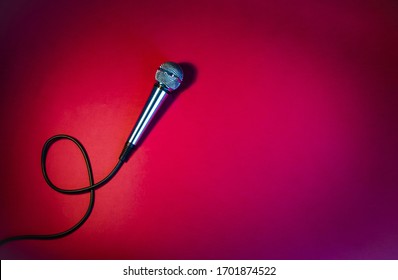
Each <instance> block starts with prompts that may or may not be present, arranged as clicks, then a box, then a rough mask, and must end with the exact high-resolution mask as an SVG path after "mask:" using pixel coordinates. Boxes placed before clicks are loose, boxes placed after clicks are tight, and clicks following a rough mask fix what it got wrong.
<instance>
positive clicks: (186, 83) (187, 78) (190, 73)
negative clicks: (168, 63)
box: [138, 62, 197, 146]
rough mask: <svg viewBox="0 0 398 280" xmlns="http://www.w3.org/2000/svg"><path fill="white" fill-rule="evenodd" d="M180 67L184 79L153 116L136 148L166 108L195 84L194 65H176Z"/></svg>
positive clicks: (187, 63) (185, 63) (195, 70)
mask: <svg viewBox="0 0 398 280" xmlns="http://www.w3.org/2000/svg"><path fill="white" fill-rule="evenodd" d="M178 65H180V67H181V68H182V71H183V73H184V78H183V81H182V83H181V85H180V87H179V88H177V89H176V90H175V91H173V92H172V93H171V94H170V96H169V97H168V98H166V100H165V101H164V102H163V104H162V106H161V107H160V108H159V109H158V111H157V112H156V114H155V115H154V116H153V119H152V120H151V122H150V123H149V124H148V127H147V128H146V129H145V131H144V133H143V134H142V136H141V139H140V141H139V143H138V146H141V143H143V142H144V141H145V139H146V138H147V137H148V134H150V132H151V131H152V129H153V128H154V127H155V126H156V124H157V123H158V122H159V120H160V119H161V118H162V116H163V115H164V114H165V113H166V111H167V110H168V108H169V107H170V106H171V104H172V103H173V102H174V101H175V100H176V99H177V98H178V97H179V96H180V94H181V93H183V92H184V91H185V90H187V89H188V88H190V87H191V86H192V85H193V84H194V83H195V82H196V77H197V69H196V67H195V65H193V64H192V63H189V62H181V63H178Z"/></svg>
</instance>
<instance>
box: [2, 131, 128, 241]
mask: <svg viewBox="0 0 398 280" xmlns="http://www.w3.org/2000/svg"><path fill="white" fill-rule="evenodd" d="M59 140H70V141H72V142H73V143H75V144H76V146H77V147H78V148H79V149H80V151H81V153H82V155H83V157H84V161H85V162H86V167H87V173H88V179H89V182H90V185H89V186H88V187H84V188H80V189H73V190H66V189H62V188H59V187H57V186H56V185H54V184H53V182H51V180H50V178H49V177H48V174H47V169H46V160H47V154H48V151H49V149H50V147H51V146H52V145H53V144H54V143H55V142H57V141H59ZM123 163H124V162H123V161H121V160H119V162H118V163H117V164H116V166H115V167H114V168H113V170H112V171H111V172H110V173H109V174H108V176H106V177H105V178H104V179H102V180H101V181H99V182H98V183H95V184H94V176H93V170H92V167H91V163H90V160H89V157H88V154H87V152H86V150H85V149H84V147H83V145H82V144H81V143H80V142H79V141H78V140H77V139H76V138H74V137H72V136H69V135H66V134H59V135H55V136H53V137H51V138H49V139H48V140H47V141H46V143H45V144H44V146H43V150H42V152H41V170H42V173H43V177H44V179H45V180H46V182H47V184H48V185H49V186H50V187H51V188H52V189H53V190H56V191H57V192H60V193H63V194H82V193H87V192H90V203H89V205H88V208H87V211H86V213H85V214H84V216H83V218H81V219H80V221H79V222H77V223H76V224H75V225H74V226H73V227H71V228H69V229H67V230H65V231H63V232H59V233H54V234H43V235H40V234H38V235H33V234H32V235H18V236H11V237H8V238H5V239H3V240H0V246H2V245H4V244H5V243H8V242H11V241H16V240H23V239H35V240H50V239H56V238H61V237H64V236H66V235H69V234H71V233H72V232H74V231H75V230H77V229H78V228H80V227H81V226H82V225H83V224H84V222H86V221H87V219H88V218H89V217H90V214H91V212H92V210H93V208H94V201H95V190H96V189H98V188H99V187H101V186H103V185H105V184H106V183H107V182H109V181H110V180H111V179H112V178H113V176H115V175H116V173H117V172H118V171H119V169H120V167H121V166H122V165H123Z"/></svg>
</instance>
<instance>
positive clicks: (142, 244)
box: [0, 0, 398, 259]
mask: <svg viewBox="0 0 398 280" xmlns="http://www.w3.org/2000/svg"><path fill="white" fill-rule="evenodd" d="M303 2H304V3H303ZM322 2H323V1H322ZM329 2H330V3H327V4H326V3H319V1H315V0H314V1H288V0H285V1H263V0H261V1H260V0H258V1H256V0H250V1H243V0H232V1H214V0H211V1H210V0H205V1H183V0H180V1H174V0H168V1H158V0H146V1H117V0H115V1H49V0H43V1H21V0H13V1H3V2H2V3H1V4H0V21H1V24H0V66H1V68H0V93H1V95H0V98H1V100H0V106H1V110H0V114H1V118H0V129H1V133H2V137H1V140H0V141H1V142H0V154H1V160H0V164H1V169H0V177H1V180H2V182H1V186H0V205H1V206H0V207H1V208H0V224H1V226H0V238H3V237H6V236H9V235H18V234H35V233H38V234H40V233H43V234H45V233H53V232H57V231H61V230H64V229H66V228H68V227H70V226H71V225H73V224H74V223H75V222H77V221H78V220H79V219H80V218H81V216H82V215H83V214H84V212H85V210H86V207H87V204H88V195H81V196H65V195H61V194H59V193H57V192H54V191H53V190H51V189H50V188H49V187H48V186H47V185H46V184H45V181H44V179H43V178H42V175H41V170H40V153H41V148H42V145H43V144H44V142H45V141H46V139H47V138H49V137H50V136H52V135H54V134H59V133H67V134H71V135H73V136H75V137H77V138H78V139H79V140H80V141H81V142H82V143H83V144H84V145H85V147H86V149H87V150H88V153H89V155H90V159H91V162H92V165H93V169H94V176H95V179H96V180H97V181H98V180H99V179H101V178H102V177H104V176H105V175H106V174H107V173H108V172H109V171H110V170H111V168H112V167H113V166H114V164H115V163H116V161H117V157H118V156H119V154H120V151H121V149H122V147H123V145H124V142H125V140H126V137H127V136H128V134H129V133H130V131H131V129H132V127H133V125H134V122H135V121H136V119H137V117H138V115H139V113H140V111H141V109H142V107H143V105H144V103H145V101H146V99H147V97H148V95H149V92H150V90H151V88H152V85H153V83H154V73H155V70H156V68H157V67H158V66H159V65H160V64H161V63H162V62H164V61H168V60H171V61H176V62H186V63H190V64H192V65H193V66H194V67H195V69H196V75H191V77H189V75H187V79H188V80H189V79H190V80H191V85H190V86H189V87H188V88H186V89H185V90H184V91H183V92H181V93H180V94H179V95H178V97H177V98H175V100H174V101H173V103H172V104H171V105H170V107H169V108H168V110H167V111H165V113H164V115H163V116H162V118H161V119H160V120H159V121H158V122H157V124H156V125H155V126H154V128H153V129H152V131H151V133H150V135H148V137H147V138H146V139H145V141H144V143H143V144H142V146H141V147H140V149H139V150H138V151H137V152H136V153H135V154H134V156H133V158H132V159H131V160H130V161H129V162H128V163H127V164H126V165H125V166H124V167H123V168H122V170H121V171H120V172H119V174H118V175H117V176H116V177H115V178H114V179H113V180H112V181H111V182H110V183H109V184H108V185H106V186H105V187H103V188H102V189H100V190H99V191H97V196H96V205H95V208H94V211H93V213H92V215H91V217H90V219H89V220H88V221H87V222H86V224H85V225H83V227H81V228H80V229H79V230H78V231H77V232H75V233H73V234H72V235H70V236H69V237H66V238H63V239H58V240H52V241H18V242H12V243H9V244H7V245H5V246H3V247H1V248H0V257H1V259H20V258H22V259H397V258H398V219H397V215H398V145H397V143H398V125H397V124H398V96H397V93H398V32H397V30H398V17H397V15H398V4H397V2H396V1H392V0H391V1H342V0H341V1H340V0H339V1H329ZM188 74H189V73H188ZM191 74H192V73H191ZM48 165H49V167H48V171H49V174H50V177H51V178H53V180H54V181H55V183H57V184H58V185H60V186H64V187H75V186H80V187H82V186H83V185H85V184H87V181H88V179H87V175H86V170H85V167H84V164H83V160H82V158H81V155H80V154H79V153H78V151H77V148H75V147H74V146H72V144H70V143H68V142H61V143H57V144H56V145H55V146H54V147H53V149H52V150H51V152H50V154H49V158H48Z"/></svg>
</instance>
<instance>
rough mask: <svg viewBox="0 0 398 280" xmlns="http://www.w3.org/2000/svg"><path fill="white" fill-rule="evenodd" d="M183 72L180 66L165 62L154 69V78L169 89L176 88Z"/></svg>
mask: <svg viewBox="0 0 398 280" xmlns="http://www.w3.org/2000/svg"><path fill="white" fill-rule="evenodd" d="M183 77H184V73H183V72H182V69H181V67H180V66H179V65H178V64H177V63H174V62H165V63H163V64H162V65H160V67H159V69H158V70H157V71H156V74H155V79H156V81H158V82H159V83H161V84H162V85H165V86H166V87H167V88H168V89H169V90H170V91H171V90H175V89H176V88H178V87H179V86H180V84H181V82H182V79H183Z"/></svg>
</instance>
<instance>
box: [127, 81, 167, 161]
mask: <svg viewBox="0 0 398 280" xmlns="http://www.w3.org/2000/svg"><path fill="white" fill-rule="evenodd" d="M168 95H169V91H168V89H167V88H166V87H165V86H163V85H162V84H161V83H156V84H155V85H154V87H153V89H152V92H151V95H150V96H149V99H148V101H147V102H146V104H145V106H144V108H143V110H142V112H141V114H140V117H139V118H138V120H137V122H136V124H135V126H134V128H133V130H132V131H131V133H130V135H129V137H128V140H127V142H126V144H125V146H124V149H123V151H122V153H121V154H120V157H119V160H121V161H123V162H126V161H128V159H129V158H130V156H131V154H132V152H133V151H134V150H135V147H136V146H137V145H138V144H139V140H140V139H141V137H142V135H143V134H144V132H145V129H146V128H147V127H148V125H149V123H150V122H151V120H152V119H153V116H154V115H155V114H156V112H157V111H158V110H159V108H160V106H161V105H162V103H163V102H164V101H165V100H166V98H167V96H168Z"/></svg>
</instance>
